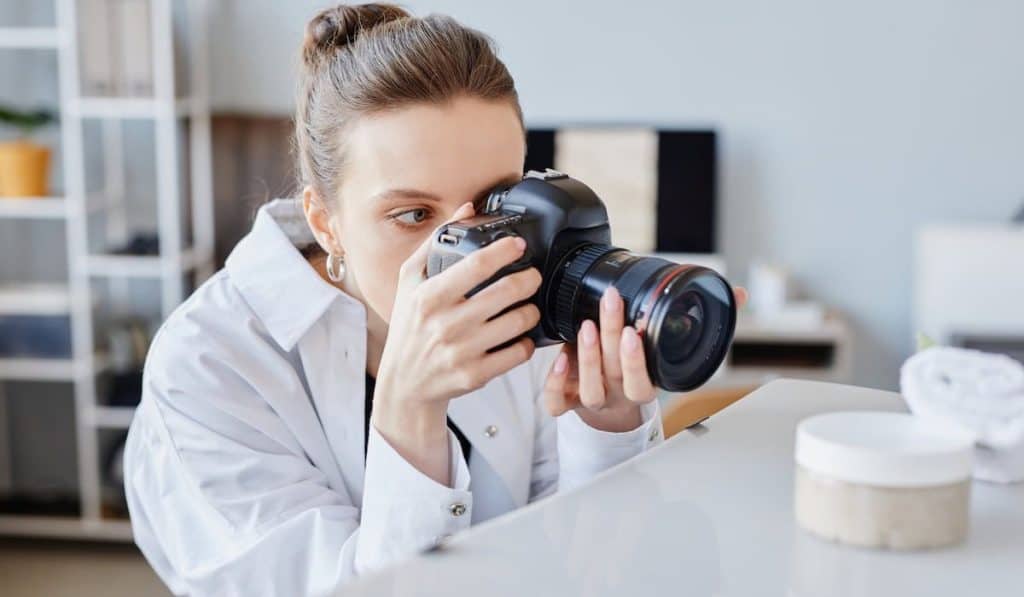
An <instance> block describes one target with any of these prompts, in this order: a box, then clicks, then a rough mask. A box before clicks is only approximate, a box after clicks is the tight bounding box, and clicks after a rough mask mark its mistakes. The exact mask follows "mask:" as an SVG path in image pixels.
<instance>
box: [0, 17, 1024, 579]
mask: <svg viewBox="0 0 1024 597" xmlns="http://www.w3.org/2000/svg"><path fill="white" fill-rule="evenodd" d="M326 4H327V3H325V2H322V1H315V2H314V1H308V0H295V1H290V2H276V1H272V0H247V1H245V2H242V1H240V0H220V1H214V0H210V1H205V2H204V1H202V0H0V255H2V257H0V535H3V536H19V537H31V538H36V539H38V538H40V537H42V538H59V539H74V540H87V541H99V540H110V541H111V542H113V543H114V544H115V545H116V544H120V543H124V542H126V541H128V540H129V539H130V527H129V526H128V524H127V522H126V519H125V515H126V513H125V509H124V504H123V495H122V494H121V492H120V489H119V477H118V474H119V460H118V458H119V454H120V452H119V446H120V445H121V443H122V442H123V438H124V435H125V432H126V429H127V426H128V424H129V423H130V420H131V416H132V411H133V408H134V404H135V403H136V402H137V401H138V388H139V383H140V371H141V364H142V360H143V359H144V356H145V351H146V346H147V345H148V342H149V338H150V337H151V335H152V333H153V331H154V330H155V328H156V327H157V326H158V325H159V323H160V322H161V321H162V318H163V317H164V316H166V314H167V313H169V312H170V310H173V308H174V307H175V306H176V305H177V304H178V303H180V301H181V300H183V299H184V298H185V297H187V296H188V294H189V293H190V292H191V291H192V290H193V289H194V288H195V287H196V286H197V285H198V284H199V283H201V282H202V280H204V279H205V278H206V277H207V276H208V275H210V273H211V272H212V271H215V270H216V269H217V268H219V267H220V266H221V264H222V263H223V259H224V258H225V257H226V255H227V254H228V252H229V251H230V250H231V248H232V247H233V246H234V244H235V242H237V240H238V239H239V238H240V237H241V236H242V235H243V234H244V233H245V232H246V231H247V230H248V228H249V225H250V223H251V219H252V216H253V214H254V211H255V209H256V208H257V207H258V206H259V205H260V204H261V203H262V202H263V201H265V200H266V199H268V198H272V197H280V196H288V195H290V194H291V193H293V192H294V185H295V183H294V179H293V176H292V159H291V155H290V152H289V147H290V116H291V112H292V107H293V99H292V98H293V87H294V79H295V73H296V65H297V61H298V53H297V52H298V48H299V45H300V43H301V39H302V32H303V28H304V25H305V23H306V22H307V20H308V19H309V18H310V17H311V16H312V15H313V14H314V13H315V11H316V10H317V9H319V8H322V7H324V6H326ZM402 4H403V6H405V7H407V8H409V9H410V10H411V11H412V12H414V13H415V14H417V15H425V14H427V13H431V12H437V13H444V14H449V15H451V16H453V17H455V18H456V19H458V20H460V21H462V22H463V23H465V24H467V25H470V26H473V27H476V28H478V29H480V30H482V31H484V32H486V33H487V34H489V35H490V36H491V37H493V38H494V39H495V41H496V42H497V44H498V46H499V49H500V56H501V57H502V58H503V59H504V61H505V62H506V64H507V66H508V67H509V69H510V71H511V72H512V75H513V76H514V78H515V79H516V82H517V87H518V91H519V94H520V99H521V102H522V106H523V109H524V113H525V117H526V123H527V127H528V128H529V130H530V134H529V139H528V143H529V153H530V155H529V157H528V164H527V166H528V167H538V168H544V167H548V166H551V167H556V168H559V169H564V170H565V171H566V172H568V173H569V174H571V175H573V176H575V177H577V178H580V179H581V180H583V181H585V182H587V183H588V184H591V186H593V187H594V189H595V190H596V191H597V192H598V194H600V195H601V196H602V197H603V198H605V200H606V201H607V202H608V205H609V210H610V214H611V221H612V228H613V238H614V240H615V242H616V244H619V245H621V246H626V247H628V248H631V249H636V250H638V251H646V252H657V253H666V254H670V255H673V256H674V257H675V258H677V259H679V260H689V261H695V262H699V263H706V264H708V265H712V266H713V267H716V268H717V269H720V270H722V271H723V272H724V273H725V274H726V275H727V277H729V278H730V279H731V280H732V281H734V282H736V283H739V284H744V285H747V286H748V288H749V289H750V290H751V293H752V296H753V300H752V303H751V306H750V307H749V308H748V309H747V310H746V312H745V313H744V316H743V319H742V320H741V322H740V324H739V328H738V331H737V340H736V344H735V346H734V349H733V352H732V354H731V355H730V358H729V360H728V361H727V363H726V365H725V366H724V367H723V370H722V371H720V372H719V374H718V375H717V376H716V377H715V378H714V379H713V380H712V382H711V383H709V384H708V387H707V388H706V389H705V392H707V393H711V394H714V393H720V392H725V393H726V394H727V395H736V396H738V395H742V393H743V392H745V391H747V390H749V388H751V387H755V386H756V385H758V384H760V383H763V382H764V381H765V380H767V379H771V378H773V377H777V376H792V377H806V378H813V379H824V380H832V381H840V382H846V383H853V384H857V385H864V386H870V387H877V388H883V389H890V390H895V389H897V387H898V380H899V367H900V364H901V363H902V362H903V360H904V359H906V358H907V357H908V356H909V355H910V354H912V353H913V351H914V350H915V346H916V340H915V337H916V335H917V334H918V333H924V334H927V335H928V336H929V337H931V338H932V339H933V340H935V341H937V342H941V343H949V344H956V345H961V346H975V347H979V348H985V349H988V350H993V351H996V352H1005V353H1007V354H1011V355H1016V356H1017V357H1018V358H1021V355H1024V309H1022V307H1021V305H1022V304H1024V298H1022V297H1024V224H1022V221H1024V111H1022V108H1021V106H1024V36H1021V35H1020V23H1021V22H1024V4H1021V3H1019V2H1014V1H1012V0H1005V1H997V0H993V1H991V2H984V3H979V2H969V1H967V0H945V1H925V0H905V1H903V2H898V3H892V2H882V1H880V0H867V1H865V2H859V3H853V4H851V3H838V2H830V3H821V2H810V1H793V0H784V1H781V2H773V3H762V2H753V1H749V0H748V1H743V0H736V1H727V2H716V3H708V2H695V1H690V0H683V1H673V2H668V1H654V0H635V1H633V2H630V3H626V4H623V3H618V2H610V1H588V2H583V1H577V2H551V1H545V2H541V1H539V0H519V1H517V2H475V1H471V0H436V1H416V2H403V3H402ZM1015 218H1016V220H1017V222H1016V223H1014V219H1015ZM667 398H671V397H667ZM695 416H696V415H694V413H692V412H689V413H687V414H685V415H680V417H681V418H680V419H679V420H678V422H677V424H678V425H685V424H686V423H688V422H690V420H691V419H692V418H694V417H695ZM59 545H61V546H62V547H60V548H56V547H53V544H52V543H45V544H43V546H40V545H39V544H37V543H34V542H28V543H26V542H24V541H21V542H15V543H4V544H0V578H2V579H15V580H13V581H7V580H0V588H3V586H2V585H3V583H5V582H14V583H15V584H16V583H17V582H21V581H18V580H17V579H27V580H24V581H23V582H24V583H29V584H22V585H16V586H14V585H12V587H13V588H17V587H21V589H20V590H22V591H27V590H28V589H26V587H29V586H30V584H31V583H39V582H44V583H45V582H55V583H56V582H59V579H56V578H55V577H54V578H47V577H48V576H49V575H47V574H45V572H44V571H45V570H47V569H48V568H47V565H46V564H39V566H38V567H37V568H33V565H34V564H33V562H37V561H39V560H38V559H33V558H35V557H36V556H40V555H41V554H43V555H44V557H46V558H50V557H57V555H55V554H58V555H59V557H61V558H64V560H62V561H66V562H68V566H69V568H68V569H69V570H71V569H74V570H78V572H80V573H81V574H83V575H85V576H83V578H86V577H88V578H93V577H95V578H96V579H99V581H100V585H99V586H101V587H102V586H103V584H102V583H103V577H104V575H105V574H107V573H106V572H104V571H107V570H110V571H114V570H117V571H119V572H118V574H119V575H121V577H122V578H126V579H131V582H137V583H138V585H133V586H134V587H135V589H134V590H133V591H127V592H135V593H138V592H149V591H150V590H156V588H158V587H159V585H155V584H154V585H150V584H147V583H155V582H156V581H155V578H154V577H152V574H151V573H149V572H148V570H147V569H146V568H145V566H144V564H142V563H141V560H140V559H139V558H138V556H137V554H135V553H132V552H130V551H124V550H122V549H121V548H118V547H116V546H114V547H100V546H99V544H95V543H88V544H75V543H70V544H64V543H61V544H59ZM68 545H70V546H71V547H67V546H68ZM76 545H85V546H87V548H85V547H82V548H81V549H80V548H78V547H75V546H76ZM111 550H112V551H111ZM83 553H88V557H90V558H95V559H93V560H89V564H88V565H85V564H82V565H80V566H79V565H78V564H75V562H78V560H76V559H75V558H77V557H79V556H81V555H82V554H83ZM49 561H51V560H46V562H49ZM76 566H77V567H76ZM103 566H110V568H104V567H103ZM131 566H137V567H136V568H132V570H134V572H124V573H123V574H122V572H120V571H121V570H128V567H131ZM122 567H124V568H122ZM34 570H35V571H36V572H32V571H34ZM133 574H135V576H132V575H133ZM89 575H93V576H89ZM79 582H83V583H86V584H88V583H87V581H83V580H80V581H79ZM126 582H128V581H126ZM31 586H41V585H31ZM81 586H86V585H81ZM54 587H55V592H59V591H58V590H56V587H57V585H54ZM154 587H156V588H154ZM105 588H106V594H111V593H110V587H109V586H106V587H105ZM2 592H4V594H11V593H8V592H7V590H3V591H2ZM26 594H28V593H26Z"/></svg>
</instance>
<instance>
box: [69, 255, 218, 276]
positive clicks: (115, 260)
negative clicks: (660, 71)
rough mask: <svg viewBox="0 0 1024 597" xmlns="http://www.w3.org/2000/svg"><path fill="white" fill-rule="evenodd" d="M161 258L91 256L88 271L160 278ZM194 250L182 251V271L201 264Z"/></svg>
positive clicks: (88, 260)
mask: <svg viewBox="0 0 1024 597" xmlns="http://www.w3.org/2000/svg"><path fill="white" fill-rule="evenodd" d="M161 259H162V258H161V257H159V256H158V255H90V256H89V257H87V258H86V269H88V271H89V274H90V275H92V276H100V277H110V278H160V277H161V276H162V274H163V271H162V269H161V263H160V262H161ZM200 261H201V259H199V258H198V256H197V254H196V252H195V251H194V250H192V249H187V250H185V251H182V254H181V264H180V266H181V267H180V269H181V271H182V272H187V271H191V270H192V269H194V268H195V267H196V266H197V265H198V264H199V263H200Z"/></svg>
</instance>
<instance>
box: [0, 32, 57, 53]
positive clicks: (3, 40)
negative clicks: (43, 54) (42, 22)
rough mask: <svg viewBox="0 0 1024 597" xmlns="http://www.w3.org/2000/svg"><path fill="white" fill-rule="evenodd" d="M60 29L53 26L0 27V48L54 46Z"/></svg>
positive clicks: (23, 48) (42, 47) (29, 48)
mask: <svg viewBox="0 0 1024 597" xmlns="http://www.w3.org/2000/svg"><path fill="white" fill-rule="evenodd" d="M60 42H61V35H60V31H59V30H58V29H56V28H55V27H0V48H12V49H20V50H31V49H46V48H56V47H57V46H59V45H60Z"/></svg>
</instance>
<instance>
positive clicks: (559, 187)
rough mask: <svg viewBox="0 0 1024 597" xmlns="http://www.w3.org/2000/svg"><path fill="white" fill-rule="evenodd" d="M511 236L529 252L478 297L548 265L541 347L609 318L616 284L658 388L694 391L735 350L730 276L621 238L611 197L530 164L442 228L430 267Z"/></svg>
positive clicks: (536, 336)
mask: <svg viewBox="0 0 1024 597" xmlns="http://www.w3.org/2000/svg"><path fill="white" fill-rule="evenodd" d="M504 236H521V237H523V238H524V239H526V251H525V252H524V253H523V256H522V257H521V258H520V259H519V260H517V261H516V262H515V263H512V264H509V265H508V266H506V267H504V268H502V269H501V270H500V271H499V272H498V273H497V274H495V276H494V277H493V278H491V279H489V280H487V281H486V282H484V283H483V284H481V285H480V286H478V287H477V288H475V289H474V290H473V291H472V292H470V295H472V294H473V293H475V292H477V291H479V290H480V289H481V288H483V287H485V286H487V285H488V284H490V283H492V282H494V281H495V280H497V279H498V278H500V277H502V276H505V275H508V274H510V273H513V272H516V271H520V270H523V269H526V268H528V267H536V268H537V269H538V270H540V272H541V277H542V279H543V282H542V283H541V286H540V289H539V290H538V291H537V294H535V295H534V296H533V297H532V298H530V302H533V303H534V304H536V305H537V307H538V308H539V309H540V313H541V319H540V323H539V324H537V326H536V327H535V328H534V329H532V330H530V332H529V333H528V334H527V336H528V337H530V338H531V339H532V340H533V341H534V342H535V343H536V345H537V346H545V345H548V344H554V343H557V342H573V341H575V339H576V334H577V332H578V330H579V326H580V324H581V323H582V322H583V320H585V319H592V320H593V321H594V322H595V323H597V322H599V301H600V299H601V295H602V294H603V293H604V290H605V289H606V288H607V287H608V286H615V288H616V289H617V290H618V291H619V293H620V294H621V295H622V299H623V302H624V303H625V324H626V325H632V326H634V327H635V328H636V330H637V331H638V332H639V333H640V335H641V338H642V339H643V344H644V353H645V355H646V357H647V371H648V373H649V374H650V377H651V380H652V381H653V382H654V383H655V384H656V385H657V386H659V387H661V388H664V389H665V390H669V391H674V392H675V391H686V390H692V389H694V388H696V387H698V386H700V385H701V384H703V383H704V382H705V381H707V379H708V378H709V377H711V375H712V374H713V373H714V372H715V370H716V369H718V366H719V365H720V364H721V362H722V360H723V359H724V358H725V355H726V352H727V351H728V348H729V344H730V343H731V342H732V337H733V332H734V331H735V327H736V302H735V298H734V296H733V292H732V288H731V287H730V286H729V283H728V282H726V280H725V279H724V278H723V277H722V276H720V275H718V274H717V273H715V272H714V271H712V270H710V269H707V268H704V267H698V266H694V265H679V264H677V263H672V262H671V261H667V260H665V259H661V258H658V257H643V256H638V255H634V254H632V253H630V252H629V251H627V250H626V249H621V248H618V247H614V246H612V245H611V244H610V243H611V232H610V229H609V227H608V213H607V211H606V210H605V207H604V204H603V203H602V202H601V200H600V199H599V198H598V197H597V195H595V194H594V192H593V191H591V190H590V188H589V187H587V186H586V185H584V184H583V183H581V182H580V181H578V180H576V179H574V178H570V177H569V176H566V175H565V174H562V173H561V172H557V171H555V170H551V169H548V170H547V171H546V172H536V171H530V172H528V173H527V174H526V176H525V177H523V180H521V181H520V182H518V183H516V184H514V185H512V186H509V187H498V188H495V189H493V190H492V191H491V193H490V196H489V197H488V199H487V204H486V207H485V208H484V210H483V213H481V214H478V215H476V216H474V217H472V218H468V219H465V220H460V221H458V222H452V223H450V224H447V225H445V226H442V227H441V228H440V229H438V231H437V232H435V236H434V239H433V246H432V247H431V251H430V255H429V258H428V260H427V275H428V276H434V275H436V274H439V273H441V272H442V271H444V270H445V269H447V268H449V267H451V266H452V265H454V264H455V263H456V262H458V261H459V260H460V259H462V258H463V257H465V256H466V255H469V254H470V253H472V252H473V251H476V250H477V249H480V248H483V247H485V246H487V245H488V244H490V243H492V242H494V241H496V240H498V239H499V238H502V237H504Z"/></svg>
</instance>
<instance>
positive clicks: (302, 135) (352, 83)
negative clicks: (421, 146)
mask: <svg viewBox="0 0 1024 597" xmlns="http://www.w3.org/2000/svg"><path fill="white" fill-rule="evenodd" d="M302 63H303V67H302V69H301V74H300V77H299V86H298V97H297V98H296V99H297V102H296V104H297V108H296V111H295V140H294V141H295V153H296V155H297V161H298V174H299V179H300V180H299V182H300V185H307V184H308V185H312V186H313V188H314V189H316V190H317V192H318V193H319V194H320V196H321V197H324V198H325V199H326V198H329V197H333V196H334V194H335V191H336V189H337V184H338V181H339V179H340V176H341V171H342V169H343V165H344V153H343V149H344V147H343V145H344V130H345V127H346V126H347V125H348V123H350V122H351V121H352V120H353V119H354V118H356V117H358V116H359V115H363V114H372V113H377V112H382V111H386V110H392V109H396V108H400V107H402V106H407V105H410V104H415V103H443V102H447V101H450V100H452V99H453V98H455V97H457V96H460V95H468V96H471V97H478V98H482V99H493V100H506V101H509V102H510V103H511V105H512V106H513V107H514V108H515V110H516V113H517V115H518V116H519V120H520V122H522V111H521V109H520V107H519V98H518V95H517V94H516V89H515V84H514V83H513V81H512V76H511V75H510V74H509V72H508V69H506V68H505V65H504V64H503V63H502V62H501V60H499V59H498V57H497V55H496V54H495V48H494V44H493V42H492V41H491V39H490V38H488V37H487V36H486V35H484V34H482V33H480V32H479V31H476V30H474V29H470V28H468V27H465V26H463V25H461V24H459V23H458V22H457V21H455V20H454V19H452V18H450V17H446V16H440V15H430V16H427V17H423V18H416V17H413V16H411V15H410V14H409V13H408V12H406V11H405V10H404V9H402V8H399V7H397V6H394V5H391V4H359V5H344V4H341V5H338V6H335V7H334V8H328V9H325V10H323V11H321V12H320V13H319V14H317V15H316V16H315V17H313V20H311V21H310V22H309V24H307V25H306V36H305V40H304V42H303V45H302Z"/></svg>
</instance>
